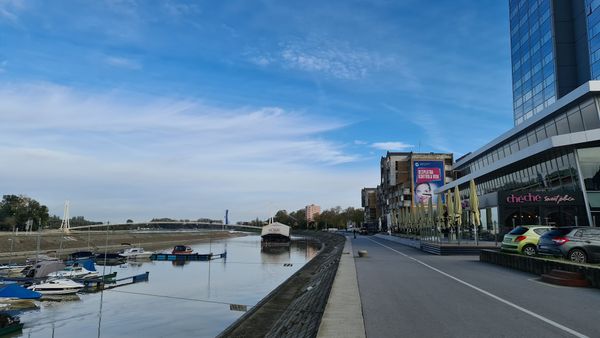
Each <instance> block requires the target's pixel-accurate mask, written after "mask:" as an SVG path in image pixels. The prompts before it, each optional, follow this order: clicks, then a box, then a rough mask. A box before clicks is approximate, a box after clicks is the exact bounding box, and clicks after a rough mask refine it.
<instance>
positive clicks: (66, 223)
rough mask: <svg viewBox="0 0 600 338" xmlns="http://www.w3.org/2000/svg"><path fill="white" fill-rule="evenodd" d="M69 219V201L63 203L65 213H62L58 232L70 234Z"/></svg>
mask: <svg viewBox="0 0 600 338" xmlns="http://www.w3.org/2000/svg"><path fill="white" fill-rule="evenodd" d="M70 218H71V216H69V201H65V211H64V213H63V219H62V222H61V223H60V230H61V231H62V232H71V223H70Z"/></svg>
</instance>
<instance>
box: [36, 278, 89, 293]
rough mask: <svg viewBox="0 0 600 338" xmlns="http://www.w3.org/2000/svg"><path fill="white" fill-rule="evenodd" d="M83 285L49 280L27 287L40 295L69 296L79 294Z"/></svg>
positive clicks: (60, 280) (62, 280)
mask: <svg viewBox="0 0 600 338" xmlns="http://www.w3.org/2000/svg"><path fill="white" fill-rule="evenodd" d="M83 287H84V285H83V284H81V283H77V282H74V281H72V280H70V279H62V278H60V279H49V280H47V281H45V282H43V283H39V284H33V285H32V286H30V287H28V289H29V290H33V291H36V292H39V293H41V294H42V295H71V294H75V293H77V292H79V291H80V290H81V289H83Z"/></svg>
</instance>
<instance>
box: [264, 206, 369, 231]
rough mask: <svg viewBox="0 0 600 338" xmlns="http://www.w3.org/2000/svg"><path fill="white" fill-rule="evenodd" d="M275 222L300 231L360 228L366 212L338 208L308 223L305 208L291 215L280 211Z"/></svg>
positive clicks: (327, 211)
mask: <svg viewBox="0 0 600 338" xmlns="http://www.w3.org/2000/svg"><path fill="white" fill-rule="evenodd" d="M273 221H275V222H280V223H283V224H287V225H290V226H292V227H294V228H299V229H327V228H338V229H344V228H346V227H347V226H348V225H349V224H353V225H354V226H360V225H361V224H362V223H363V222H364V211H363V209H359V208H353V207H348V208H346V209H342V207H340V206H337V207H334V208H331V209H327V210H323V211H322V212H321V213H320V214H318V215H316V216H315V217H314V221H311V222H308V221H307V220H306V209H304V208H302V209H299V210H296V211H292V212H289V213H288V212H287V211H286V210H279V211H277V213H276V214H275V217H274V218H273Z"/></svg>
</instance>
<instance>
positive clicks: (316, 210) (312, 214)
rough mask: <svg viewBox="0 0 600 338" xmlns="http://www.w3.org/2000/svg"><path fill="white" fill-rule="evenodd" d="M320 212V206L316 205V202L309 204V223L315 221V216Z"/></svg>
mask: <svg viewBox="0 0 600 338" xmlns="http://www.w3.org/2000/svg"><path fill="white" fill-rule="evenodd" d="M320 213H321V207H320V206H318V205H315V204H311V205H307V206H306V221H307V222H309V223H310V222H314V221H315V216H317V215H318V214H320Z"/></svg>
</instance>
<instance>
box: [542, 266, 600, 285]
mask: <svg viewBox="0 0 600 338" xmlns="http://www.w3.org/2000/svg"><path fill="white" fill-rule="evenodd" d="M542 281H544V282H546V283H550V284H555V285H562V286H573V287H588V286H590V282H588V280H587V279H585V276H584V275H583V274H582V273H580V272H570V271H563V270H557V269H554V270H552V271H551V272H550V273H549V274H543V275H542Z"/></svg>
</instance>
